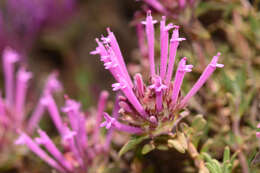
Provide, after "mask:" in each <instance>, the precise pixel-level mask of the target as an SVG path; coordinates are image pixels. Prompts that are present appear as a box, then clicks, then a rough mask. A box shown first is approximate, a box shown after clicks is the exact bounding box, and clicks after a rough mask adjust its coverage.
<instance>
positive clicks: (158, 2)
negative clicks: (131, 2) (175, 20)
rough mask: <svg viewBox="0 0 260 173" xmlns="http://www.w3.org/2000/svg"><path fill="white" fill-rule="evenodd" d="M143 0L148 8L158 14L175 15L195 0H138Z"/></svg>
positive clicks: (191, 4)
mask: <svg viewBox="0 0 260 173" xmlns="http://www.w3.org/2000/svg"><path fill="white" fill-rule="evenodd" d="M138 1H143V2H144V3H145V4H146V5H148V6H149V7H150V8H153V9H154V10H155V11H157V12H159V13H160V14H163V15H166V16H169V17H170V16H171V17H176V15H177V14H178V13H179V12H181V11H183V9H185V8H187V7H188V6H193V4H194V3H195V0H138Z"/></svg>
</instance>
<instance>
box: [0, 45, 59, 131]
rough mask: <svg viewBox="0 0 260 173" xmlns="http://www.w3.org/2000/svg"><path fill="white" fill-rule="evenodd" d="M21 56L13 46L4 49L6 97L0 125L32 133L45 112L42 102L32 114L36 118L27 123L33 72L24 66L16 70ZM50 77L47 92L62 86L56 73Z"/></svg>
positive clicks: (0, 104)
mask: <svg viewBox="0 0 260 173" xmlns="http://www.w3.org/2000/svg"><path fill="white" fill-rule="evenodd" d="M19 57H20V56H19V54H18V53H17V52H16V51H14V50H12V49H11V48H6V49H5V50H4V53H3V70H4V79H5V81H4V82H5V92H4V93H3V95H4V97H3V98H1V99H0V112H1V121H0V125H1V126H2V125H5V126H6V127H7V128H8V129H10V131H13V132H16V131H17V130H21V129H23V130H24V131H27V132H29V133H32V132H33V130H34V127H35V126H37V124H38V121H39V120H40V118H41V116H42V115H43V113H44V107H43V105H42V104H38V105H37V106H36V109H35V111H33V114H32V116H31V119H34V120H33V121H29V123H27V118H28V117H27V116H28V112H30V111H31V109H27V105H28V104H29V103H30V100H27V93H28V87H29V81H30V79H31V78H32V76H33V74H32V73H31V72H28V71H27V70H26V68H25V67H23V66H21V67H19V68H18V71H17V72H16V71H15V63H16V62H18V61H19ZM15 76H16V77H15ZM49 78H50V79H48V81H47V84H46V87H45V88H44V92H43V93H47V90H48V93H52V92H54V91H58V90H60V89H61V88H62V87H61V85H60V84H59V82H58V81H57V79H56V74H55V77H54V75H53V74H52V75H51V77H49ZM41 99H42V98H41ZM41 99H40V100H41ZM35 117H37V118H36V119H35Z"/></svg>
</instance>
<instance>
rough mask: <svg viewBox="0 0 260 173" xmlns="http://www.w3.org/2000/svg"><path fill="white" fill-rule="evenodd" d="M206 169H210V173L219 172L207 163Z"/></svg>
mask: <svg viewBox="0 0 260 173" xmlns="http://www.w3.org/2000/svg"><path fill="white" fill-rule="evenodd" d="M205 165H206V167H207V168H208V169H209V171H210V173H217V170H216V169H215V167H214V166H213V164H211V163H209V162H207V163H205Z"/></svg>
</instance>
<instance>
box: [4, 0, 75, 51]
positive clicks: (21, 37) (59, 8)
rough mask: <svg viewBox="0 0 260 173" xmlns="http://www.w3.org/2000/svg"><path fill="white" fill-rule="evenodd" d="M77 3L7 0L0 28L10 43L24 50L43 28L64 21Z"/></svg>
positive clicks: (69, 0) (68, 1) (70, 0)
mask: <svg viewBox="0 0 260 173" xmlns="http://www.w3.org/2000/svg"><path fill="white" fill-rule="evenodd" d="M75 5H76V0H6V5H5V6H4V7H3V8H2V11H1V9H0V13H1V12H2V14H0V32H1V33H4V36H5V38H4V39H5V40H6V44H7V45H9V46H11V47H14V48H15V49H17V50H19V51H21V52H22V53H24V51H26V50H27V49H28V48H30V47H31V46H32V44H33V42H34V40H35V39H36V38H37V36H38V34H39V33H40V32H41V31H42V29H44V28H46V27H53V26H57V25H58V24H61V23H64V22H65V21H66V20H67V19H68V18H69V17H70V16H71V14H72V12H73V11H75ZM1 16H2V17H1ZM1 20H2V24H1ZM1 33H0V41H2V40H1Z"/></svg>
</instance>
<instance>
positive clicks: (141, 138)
mask: <svg viewBox="0 0 260 173" xmlns="http://www.w3.org/2000/svg"><path fill="white" fill-rule="evenodd" d="M145 139H148V136H137V137H132V138H131V139H130V140H129V141H128V142H127V143H126V144H125V145H124V146H123V147H122V148H121V150H120V151H119V157H121V156H122V155H124V154H125V153H126V152H128V151H129V150H132V149H134V148H135V147H136V146H138V145H139V144H140V143H141V142H143V141H144V140H145Z"/></svg>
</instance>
